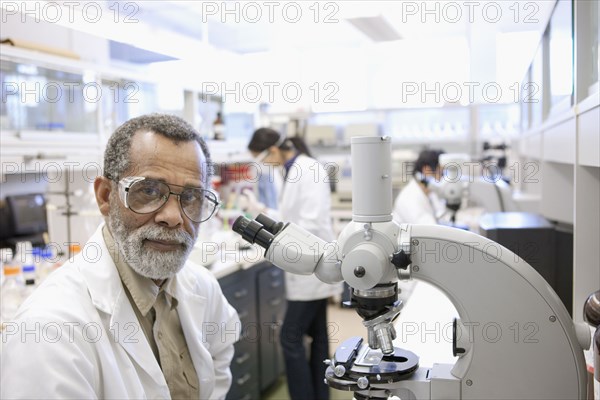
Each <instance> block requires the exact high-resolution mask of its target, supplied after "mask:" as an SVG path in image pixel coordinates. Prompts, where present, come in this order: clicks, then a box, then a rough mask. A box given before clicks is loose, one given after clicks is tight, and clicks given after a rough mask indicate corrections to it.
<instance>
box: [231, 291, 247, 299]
mask: <svg viewBox="0 0 600 400" xmlns="http://www.w3.org/2000/svg"><path fill="white" fill-rule="evenodd" d="M246 295H248V290H247V289H242V290H238V291H237V292H235V293H234V294H233V296H234V297H235V298H236V299H239V298H241V297H244V296H246Z"/></svg>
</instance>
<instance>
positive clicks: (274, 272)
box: [271, 269, 281, 278]
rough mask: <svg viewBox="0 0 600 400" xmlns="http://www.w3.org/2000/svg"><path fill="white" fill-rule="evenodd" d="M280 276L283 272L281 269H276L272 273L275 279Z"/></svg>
mask: <svg viewBox="0 0 600 400" xmlns="http://www.w3.org/2000/svg"><path fill="white" fill-rule="evenodd" d="M279 275H281V270H280V269H274V270H272V271H271V276H272V277H273V278H275V277H277V276H279Z"/></svg>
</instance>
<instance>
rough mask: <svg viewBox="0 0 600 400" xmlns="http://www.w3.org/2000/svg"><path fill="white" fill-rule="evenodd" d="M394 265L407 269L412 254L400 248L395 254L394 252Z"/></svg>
mask: <svg viewBox="0 0 600 400" xmlns="http://www.w3.org/2000/svg"><path fill="white" fill-rule="evenodd" d="M391 262H392V265H394V267H396V268H399V269H406V268H408V266H409V265H410V263H411V260H410V256H409V255H408V254H406V253H405V252H404V250H400V251H398V252H396V253H394V254H392V260H391Z"/></svg>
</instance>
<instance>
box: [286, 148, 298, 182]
mask: <svg viewBox="0 0 600 400" xmlns="http://www.w3.org/2000/svg"><path fill="white" fill-rule="evenodd" d="M299 155H300V153H296V154H295V155H294V157H292V158H290V159H289V160H287V161H286V162H285V163H284V164H283V168H284V170H285V177H284V178H287V175H288V172H290V168H292V165H294V163H295V162H296V158H298V156H299ZM284 181H285V179H284Z"/></svg>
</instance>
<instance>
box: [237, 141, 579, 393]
mask: <svg viewBox="0 0 600 400" xmlns="http://www.w3.org/2000/svg"><path fill="white" fill-rule="evenodd" d="M351 153H352V156H351V158H352V193H353V198H352V213H353V219H352V221H351V222H350V223H349V224H348V225H347V226H346V227H345V229H344V230H343V231H342V232H341V234H340V236H339V238H338V240H337V241H335V242H331V243H327V242H325V241H324V240H322V239H320V238H319V237H317V236H315V235H313V234H311V233H309V232H308V231H306V230H305V229H303V228H301V227H299V226H298V225H295V224H293V223H283V222H277V221H274V220H272V219H270V218H269V217H267V216H265V215H259V216H258V217H257V218H256V219H255V220H251V219H248V218H245V217H240V218H238V219H237V220H236V221H235V223H234V225H233V230H234V231H235V232H237V233H239V234H240V235H242V237H243V238H244V239H245V240H247V241H248V242H250V243H256V244H258V245H260V246H261V247H263V248H265V250H266V251H265V258H266V259H267V260H269V261H271V262H272V263H273V264H274V265H276V266H278V267H279V268H281V269H283V270H284V271H287V272H289V273H295V274H302V275H309V274H315V275H316V276H317V277H318V278H319V279H320V280H321V281H323V282H326V283H335V282H340V281H345V282H347V283H348V285H349V286H350V287H351V289H352V298H351V303H352V305H353V306H354V307H355V309H356V311H357V313H358V314H359V315H360V317H361V318H362V324H363V325H364V326H365V328H366V330H367V340H366V341H365V340H364V339H363V338H362V337H352V338H349V339H347V340H346V341H344V342H343V343H342V344H341V345H340V346H339V347H338V348H337V349H336V350H335V354H334V357H333V358H332V359H331V360H325V362H326V363H327V364H328V368H327V371H326V374H325V377H324V378H325V381H326V383H327V384H328V385H329V386H331V387H333V388H335V389H338V390H345V391H352V392H354V398H355V399H357V400H362V399H392V398H400V399H402V400H415V399H432V400H433V399H436V400H437V399H478V400H480V399H515V400H516V399H520V400H522V399H539V400H542V399H544V400H548V399H556V400H559V399H560V400H564V399H585V398H586V379H587V378H586V366H585V361H584V356H583V350H582V348H588V347H589V344H590V335H589V329H588V328H587V327H586V326H584V325H583V324H581V325H575V324H574V323H573V321H572V319H571V317H570V316H569V313H568V312H567V310H566V309H565V307H564V305H563V304H562V302H561V301H560V299H559V298H558V296H557V295H556V293H554V291H553V290H552V288H551V287H550V285H548V283H546V281H545V280H544V279H543V278H542V277H541V276H540V275H539V274H538V273H537V272H536V271H535V270H534V269H533V268H532V267H531V266H529V265H528V264H527V263H525V262H524V261H523V260H521V259H520V258H519V257H517V256H516V255H515V254H514V253H512V252H510V251H509V250H508V249H506V248H504V247H502V246H500V245H499V244H497V243H495V242H492V241H490V240H489V239H486V238H484V237H481V236H479V235H476V234H474V233H471V232H468V231H464V230H459V229H455V228H451V227H446V226H439V225H409V224H403V225H399V224H397V223H396V222H394V221H393V220H392V185H391V179H392V176H391V138H389V137H354V138H352V143H351ZM408 279H418V280H422V281H426V282H428V283H430V284H432V285H434V286H436V287H437V288H439V289H441V290H442V292H443V293H444V294H445V295H446V296H447V297H448V298H449V299H450V301H451V302H452V303H453V305H454V307H455V308H456V310H457V312H458V316H459V318H456V319H454V321H452V328H453V330H452V343H451V347H452V352H453V354H454V356H455V357H458V358H457V361H456V362H455V364H453V365H451V364H433V366H432V367H420V366H419V356H418V355H417V354H415V353H413V352H411V351H410V350H409V349H403V348H402V347H401V346H396V343H395V342H394V339H396V331H395V329H394V321H395V320H396V319H397V318H398V317H399V315H400V312H401V310H402V306H403V304H402V302H401V301H400V300H399V299H398V288H397V283H398V281H401V280H408ZM400 344H401V343H400ZM449 346H450V344H449Z"/></svg>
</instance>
